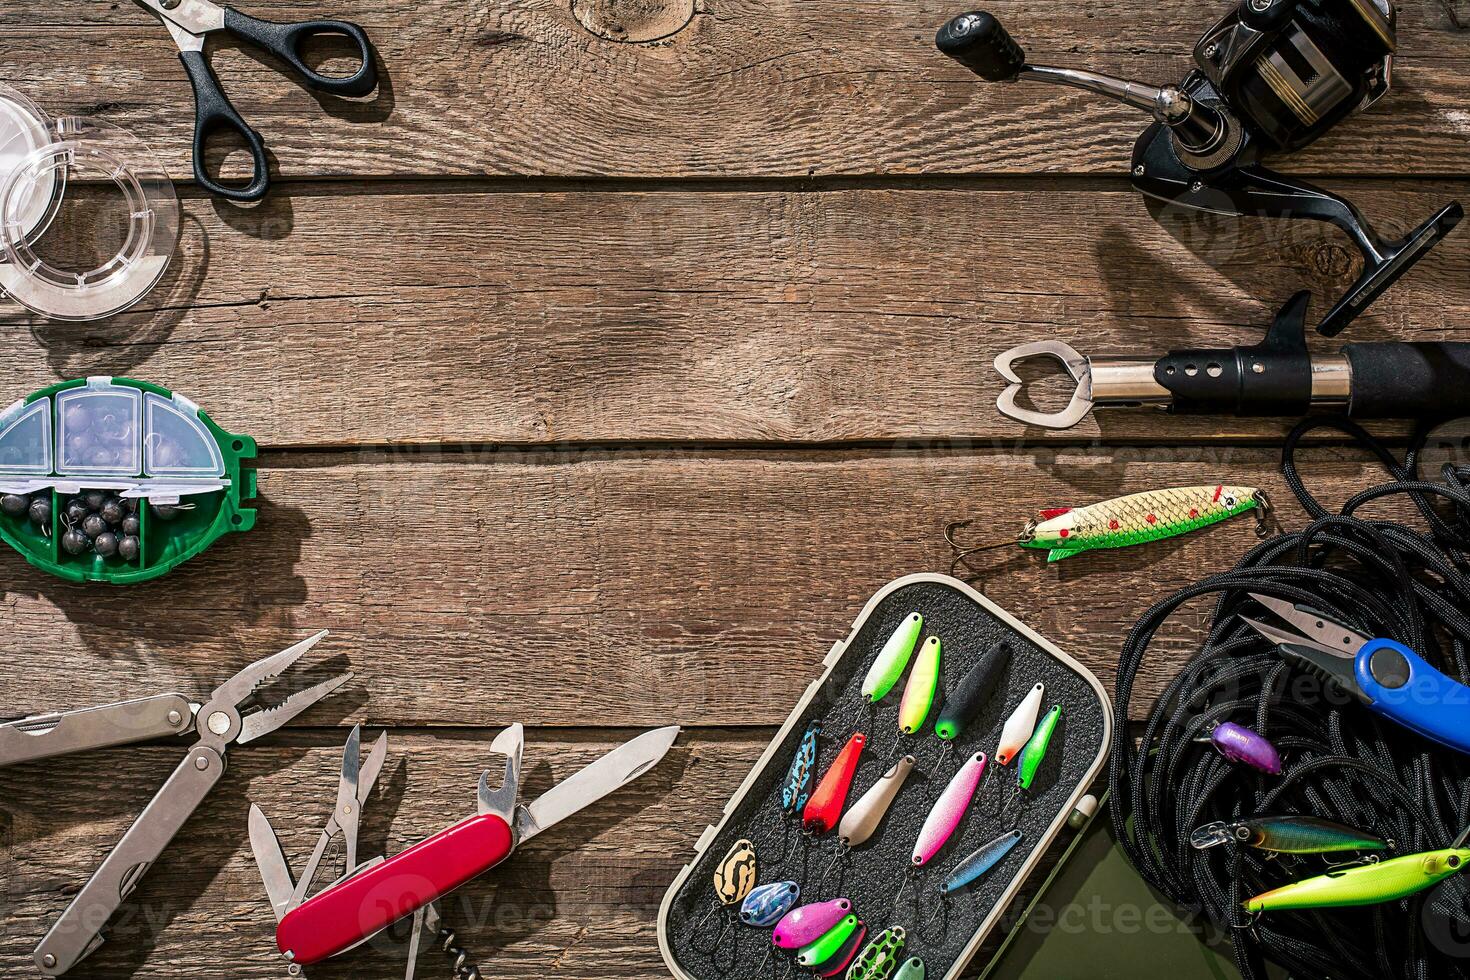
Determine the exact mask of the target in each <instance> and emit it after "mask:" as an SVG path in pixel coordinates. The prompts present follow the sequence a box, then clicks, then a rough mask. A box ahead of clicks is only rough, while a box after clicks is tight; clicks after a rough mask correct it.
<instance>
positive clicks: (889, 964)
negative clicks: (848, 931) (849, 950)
mask: <svg viewBox="0 0 1470 980" xmlns="http://www.w3.org/2000/svg"><path fill="white" fill-rule="evenodd" d="M907 936H908V933H907V932H905V931H904V929H903V927H902V926H893V927H892V928H889V929H885V930H883V931H882V932H881V933H879V934H878V938H876V939H874V940H873V941H872V942H871V943H869V944H868V946H867V948H866V949H864V950H863V953H862V955H861V956H859V957H858V958H857V960H856V961H855V962H854V963H853V964H852V969H850V970H848V971H847V980H889V978H891V977H892V976H893V974H894V971H895V970H897V969H898V962H899V955H900V954H901V953H902V952H903V944H904V940H905V939H906V938H907Z"/></svg>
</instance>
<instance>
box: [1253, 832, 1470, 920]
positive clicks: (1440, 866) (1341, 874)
mask: <svg viewBox="0 0 1470 980" xmlns="http://www.w3.org/2000/svg"><path fill="white" fill-rule="evenodd" d="M1467 862H1470V848H1464V847H1449V848H1445V849H1444V850H1442V851H1425V852H1423V853H1422V854H1406V855H1404V856H1403V857H1397V858H1390V859H1389V860H1387V861H1379V862H1377V863H1376V864H1360V865H1357V866H1356V867H1352V868H1343V869H1340V870H1337V871H1329V872H1327V874H1325V875H1318V876H1317V877H1315V878H1306V879H1304V880H1302V881H1296V882H1292V883H1291V884H1289V885H1283V886H1282V887H1280V888H1276V889H1272V890H1271V891H1268V892H1263V893H1262V894H1260V895H1257V896H1256V897H1255V898H1252V899H1249V900H1248V901H1246V902H1245V907H1246V908H1247V909H1249V910H1250V911H1252V912H1279V911H1282V910H1285V909H1323V908H1337V907H1340V906H1346V905H1377V904H1378V903H1380V902H1392V901H1394V900H1396V899H1400V898H1406V897H1408V896H1409V895H1413V894H1415V893H1416V892H1421V891H1423V890H1424V889H1426V888H1429V887H1431V886H1433V885H1437V884H1439V883H1440V882H1441V881H1443V880H1445V879H1446V878H1448V877H1449V876H1450V875H1453V874H1456V873H1458V872H1459V871H1461V870H1463V869H1464V868H1465V866H1466V864H1467Z"/></svg>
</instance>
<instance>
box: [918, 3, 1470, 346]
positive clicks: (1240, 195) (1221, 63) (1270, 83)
mask: <svg viewBox="0 0 1470 980" xmlns="http://www.w3.org/2000/svg"><path fill="white" fill-rule="evenodd" d="M1395 16H1396V15H1395V11H1394V8H1393V7H1392V6H1391V5H1390V4H1389V2H1388V0H1240V4H1239V6H1238V7H1237V8H1236V9H1235V10H1234V11H1232V12H1231V13H1230V14H1228V15H1227V16H1226V17H1225V18H1224V19H1223V20H1221V21H1220V22H1219V23H1218V24H1216V25H1215V26H1214V27H1212V28H1210V29H1209V30H1208V31H1206V32H1205V35H1204V37H1202V38H1201V39H1200V41H1199V43H1198V44H1196V45H1195V49H1194V60H1195V62H1196V64H1197V65H1198V66H1199V67H1198V68H1197V69H1196V70H1194V71H1191V72H1190V73H1189V75H1188V76H1186V77H1185V79H1184V81H1183V82H1182V83H1181V84H1180V85H1178V86H1173V85H1166V86H1164V87H1163V88H1157V87H1155V86H1152V85H1146V84H1143V83H1141V82H1135V81H1128V80H1125V79H1120V78H1114V77H1112V76H1109V75H1101V74H1098V73H1096V72H1090V71H1079V70H1075V69H1071V68H1049V67H1046V66H1043V65H1030V64H1027V63H1026V53H1025V52H1024V51H1023V50H1022V49H1021V47H1020V45H1018V44H1017V43H1016V42H1015V41H1014V40H1013V39H1012V38H1011V36H1010V34H1008V33H1007V32H1006V29H1005V28H1004V27H1002V26H1001V24H1000V22H999V21H998V20H996V19H995V17H993V16H991V15H990V14H988V13H984V12H976V13H969V14H961V15H960V16H958V17H956V18H954V19H953V20H951V21H950V22H949V23H947V24H945V25H944V26H943V27H942V28H940V30H939V35H938V37H937V38H936V39H935V40H936V43H937V44H938V46H939V50H941V51H943V52H944V53H945V54H947V55H949V56H950V57H951V58H954V59H955V60H956V61H958V62H959V63H960V64H962V65H964V66H965V67H967V68H969V69H970V70H971V71H973V72H974V73H975V74H977V75H979V76H980V77H981V78H983V79H985V80H986V81H991V82H1010V81H1017V80H1019V79H1023V78H1024V79H1029V80H1032V81H1041V82H1051V83H1053V84H1057V85H1067V86H1071V87H1073V88H1080V89H1085V90H1087V91H1089V92H1096V93H1098V94H1099V95H1105V96H1108V97H1109V98H1112V99H1115V100H1117V101H1118V102H1121V103H1123V104H1124V105H1129V106H1133V107H1134V108H1135V109H1141V110H1143V111H1144V112H1147V113H1149V114H1150V115H1152V116H1153V117H1154V120H1155V121H1154V124H1153V125H1152V126H1150V127H1149V128H1148V129H1147V130H1146V131H1145V132H1144V134H1143V135H1142V136H1141V137H1140V138H1139V140H1138V142H1137V144H1136V145H1135V146H1134V149H1133V185H1134V186H1135V187H1136V188H1138V190H1139V191H1140V192H1142V193H1143V194H1145V195H1147V196H1149V197H1151V198H1155V199H1157V200H1160V201H1165V202H1168V203H1171V204H1177V205H1179V206H1181V207H1186V208H1191V209H1194V210H1198V211H1205V212H1212V213H1216V214H1236V215H1251V216H1259V217H1270V218H1307V219H1311V220H1314V221H1326V222H1329V223H1330V224H1333V225H1336V226H1337V227H1338V228H1341V229H1342V230H1343V231H1345V232H1347V234H1348V235H1349V237H1351V238H1352V240H1353V242H1354V243H1355V244H1356V245H1357V247H1358V250H1359V251H1360V252H1361V253H1362V255H1363V272H1362V274H1361V275H1360V276H1359V277H1358V280H1357V281H1356V282H1355V283H1353V285H1352V286H1351V287H1350V288H1349V289H1348V291H1347V293H1346V294H1345V295H1344V296H1343V297H1342V298H1341V299H1340V300H1338V302H1337V304H1336V305H1335V306H1333V307H1332V309H1331V311H1330V312H1328V314H1327V316H1326V317H1325V318H1324V319H1323V320H1322V322H1321V323H1320V324H1318V325H1317V330H1318V332H1320V333H1322V334H1324V335H1326V336H1329V337H1330V336H1334V335H1336V334H1338V333H1340V332H1341V331H1342V329H1343V328H1344V327H1346V326H1347V325H1348V324H1349V323H1351V322H1352V320H1353V319H1354V318H1355V317H1357V316H1358V314H1360V313H1362V312H1363V310H1365V309H1367V307H1368V306H1369V305H1370V304H1371V303H1372V302H1373V300H1375V299H1377V297H1378V296H1379V294H1380V293H1382V292H1383V291H1384V290H1385V289H1387V288H1388V287H1389V286H1391V285H1393V284H1394V283H1395V282H1397V281H1398V279H1399V277H1400V276H1402V275H1403V274H1404V273H1405V272H1407V271H1408V270H1409V269H1410V268H1411V267H1412V266H1413V265H1414V263H1416V262H1418V261H1419V259H1421V258H1423V257H1424V255H1425V254H1426V253H1428V251H1429V250H1430V249H1431V248H1433V247H1434V246H1435V245H1436V244H1438V242H1439V241H1440V239H1442V238H1443V237H1444V236H1445V235H1447V234H1449V232H1450V231H1451V230H1452V229H1453V228H1454V227H1455V225H1457V224H1459V222H1460V220H1461V218H1463V217H1464V214H1465V212H1464V209H1463V208H1462V207H1461V206H1460V205H1459V203H1458V202H1456V203H1451V204H1449V205H1447V206H1445V207H1444V208H1443V209H1441V210H1440V211H1439V212H1438V213H1437V214H1435V215H1433V216H1432V217H1430V218H1429V219H1428V220H1427V221H1425V222H1424V223H1423V224H1422V225H1420V226H1419V227H1418V228H1416V229H1415V230H1414V231H1413V232H1411V233H1410V234H1409V235H1407V236H1406V237H1404V238H1402V239H1399V240H1397V241H1390V240H1385V239H1384V238H1382V237H1381V236H1380V235H1378V234H1377V233H1376V232H1375V231H1374V230H1373V228H1372V226H1371V225H1369V223H1368V220H1367V219H1366V218H1364V217H1363V215H1362V213H1361V212H1359V211H1358V209H1357V208H1356V207H1354V206H1353V205H1352V204H1351V203H1349V202H1348V201H1346V200H1344V199H1343V198H1341V197H1339V196H1337V195H1336V194H1332V193H1329V192H1328V191H1325V190H1323V189H1321V188H1319V187H1314V186H1312V185H1311V184H1309V183H1307V182H1306V181H1303V180H1299V179H1297V178H1294V177H1287V176H1284V175H1282V174H1278V173H1275V172H1273V171H1271V170H1268V169H1267V168H1265V167H1263V166H1261V165H1260V162H1259V161H1260V159H1261V157H1262V155H1264V154H1266V153H1271V152H1276V153H1289V152H1292V151H1295V150H1299V149H1301V148H1302V147H1304V146H1307V145H1308V144H1310V143H1312V142H1313V141H1315V140H1317V139H1318V138H1319V137H1321V136H1322V135H1324V134H1325V133H1326V132H1327V131H1328V130H1330V129H1331V128H1332V127H1333V126H1335V125H1337V124H1338V123H1339V122H1341V121H1342V120H1343V119H1345V118H1347V117H1348V116H1349V115H1352V114H1353V113H1355V112H1358V111H1360V110H1363V109H1366V108H1368V107H1369V106H1371V105H1373V104H1374V103H1375V102H1377V101H1378V100H1379V99H1381V98H1382V97H1383V96H1384V95H1385V94H1387V92H1388V90H1389V85H1390V77H1391V74H1392V66H1393V52H1394V47H1395Z"/></svg>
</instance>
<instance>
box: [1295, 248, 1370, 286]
mask: <svg viewBox="0 0 1470 980" xmlns="http://www.w3.org/2000/svg"><path fill="white" fill-rule="evenodd" d="M1303 253H1304V254H1303V258H1304V259H1305V260H1306V266H1307V269H1308V271H1309V272H1311V274H1312V275H1314V276H1317V277H1318V278H1319V279H1321V280H1322V281H1324V282H1337V281H1339V280H1342V279H1347V278H1350V277H1351V276H1352V275H1353V273H1354V272H1355V270H1356V267H1357V265H1358V253H1357V251H1355V250H1354V249H1351V248H1349V247H1348V246H1346V245H1344V244H1343V243H1342V242H1338V241H1333V240H1332V239H1330V238H1319V239H1317V240H1316V241H1314V242H1311V243H1310V244H1308V245H1307V247H1306V248H1305V249H1304V250H1303Z"/></svg>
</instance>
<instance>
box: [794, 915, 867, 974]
mask: <svg viewBox="0 0 1470 980" xmlns="http://www.w3.org/2000/svg"><path fill="white" fill-rule="evenodd" d="M858 925H859V923H858V917H857V916H855V915H848V916H845V917H843V919H842V921H840V922H838V923H837V925H835V926H833V927H832V928H831V929H830V930H828V931H827V932H826V933H823V934H822V935H821V936H819V937H818V938H816V939H815V940H813V941H812V942H810V943H808V944H807V945H805V946H803V947H802V948H801V950H800V951H799V952H798V953H797V954H796V962H797V963H798V964H799V965H801V966H806V967H816V966H821V965H822V964H823V963H826V962H827V961H828V960H830V959H832V957H834V956H836V955H837V954H838V953H839V952H840V951H841V950H842V947H843V945H844V944H845V943H846V942H847V941H848V939H850V938H852V934H853V933H855V932H857V929H858Z"/></svg>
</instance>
